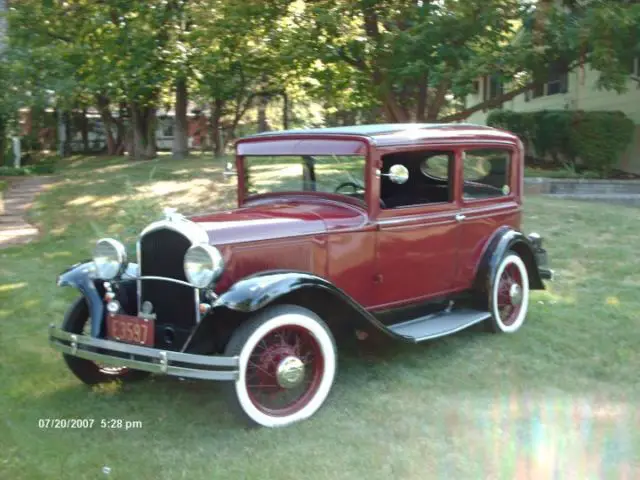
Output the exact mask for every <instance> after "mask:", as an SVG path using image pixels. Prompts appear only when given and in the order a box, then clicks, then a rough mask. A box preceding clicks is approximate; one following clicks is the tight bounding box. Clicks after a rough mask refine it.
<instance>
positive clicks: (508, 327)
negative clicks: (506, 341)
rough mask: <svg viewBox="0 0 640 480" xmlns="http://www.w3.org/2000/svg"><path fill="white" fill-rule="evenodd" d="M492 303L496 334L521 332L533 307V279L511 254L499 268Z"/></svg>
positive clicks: (506, 256) (517, 258) (516, 256)
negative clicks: (531, 299) (530, 281)
mask: <svg viewBox="0 0 640 480" xmlns="http://www.w3.org/2000/svg"><path fill="white" fill-rule="evenodd" d="M490 295H491V296H490V299H489V305H490V309H491V310H490V311H491V315H492V319H491V328H492V330H493V331H495V332H505V333H512V332H515V331H516V330H518V329H519V328H520V327H521V326H522V324H523V323H524V320H525V318H526V316H527V309H528V307H529V275H528V273H527V266H526V265H525V263H524V262H523V261H522V259H521V258H520V256H519V255H517V254H516V253H513V252H509V253H507V255H505V257H504V258H503V259H502V261H501V262H500V265H498V269H497V270H496V274H495V278H493V281H492V287H491V294H490Z"/></svg>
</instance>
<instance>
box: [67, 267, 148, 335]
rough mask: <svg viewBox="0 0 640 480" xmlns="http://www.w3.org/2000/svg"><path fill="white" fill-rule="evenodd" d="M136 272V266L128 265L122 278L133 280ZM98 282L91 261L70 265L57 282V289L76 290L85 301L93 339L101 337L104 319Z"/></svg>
mask: <svg viewBox="0 0 640 480" xmlns="http://www.w3.org/2000/svg"><path fill="white" fill-rule="evenodd" d="M137 272H138V265H137V264H135V263H130V264H129V265H128V266H127V269H126V271H125V273H124V274H123V276H122V278H123V279H127V278H134V277H136V276H137ZM99 282H100V279H99V278H97V277H96V269H95V265H94V264H93V261H91V260H89V261H85V262H80V263H76V264H75V265H72V266H71V267H69V268H68V269H67V270H65V271H64V272H62V273H61V274H60V275H58V282H57V283H58V286H59V287H73V288H76V289H78V290H79V291H80V293H82V295H83V296H84V298H85V299H86V301H87V305H88V306H89V315H90V317H91V336H92V337H94V338H100V337H101V336H102V325H103V322H102V319H103V318H104V302H103V300H102V295H101V294H100V291H99V290H98V287H97V284H98V283H99Z"/></svg>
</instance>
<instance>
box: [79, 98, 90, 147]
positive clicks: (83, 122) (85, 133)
mask: <svg viewBox="0 0 640 480" xmlns="http://www.w3.org/2000/svg"><path fill="white" fill-rule="evenodd" d="M79 120H80V122H79V123H80V134H81V135H82V150H83V151H84V153H89V121H88V119H87V109H86V108H83V109H82V112H80V118H79Z"/></svg>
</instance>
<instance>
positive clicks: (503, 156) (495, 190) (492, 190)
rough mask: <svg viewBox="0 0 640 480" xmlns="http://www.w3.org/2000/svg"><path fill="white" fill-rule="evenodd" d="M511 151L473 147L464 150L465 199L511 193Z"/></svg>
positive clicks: (500, 195) (463, 189) (463, 190)
mask: <svg viewBox="0 0 640 480" xmlns="http://www.w3.org/2000/svg"><path fill="white" fill-rule="evenodd" d="M510 169H511V151H510V150H506V149H474V150H467V151H465V152H464V158H463V175H464V183H463V188H462V192H463V197H464V199H465V200H477V199H482V198H493V197H503V196H506V195H509V194H510V193H511V185H510V182H509V179H510V175H509V172H510Z"/></svg>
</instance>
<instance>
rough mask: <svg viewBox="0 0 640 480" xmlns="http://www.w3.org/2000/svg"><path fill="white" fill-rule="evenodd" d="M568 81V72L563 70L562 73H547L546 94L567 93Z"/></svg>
mask: <svg viewBox="0 0 640 480" xmlns="http://www.w3.org/2000/svg"><path fill="white" fill-rule="evenodd" d="M568 83H569V74H568V73H567V72H566V71H564V72H562V73H559V72H553V73H551V75H549V81H548V82H547V95H556V94H558V93H567V85H568Z"/></svg>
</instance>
